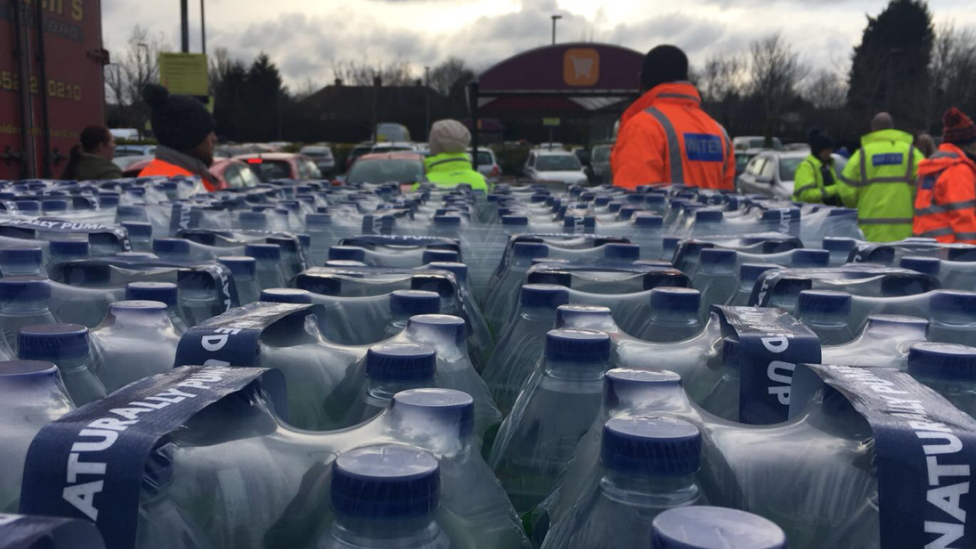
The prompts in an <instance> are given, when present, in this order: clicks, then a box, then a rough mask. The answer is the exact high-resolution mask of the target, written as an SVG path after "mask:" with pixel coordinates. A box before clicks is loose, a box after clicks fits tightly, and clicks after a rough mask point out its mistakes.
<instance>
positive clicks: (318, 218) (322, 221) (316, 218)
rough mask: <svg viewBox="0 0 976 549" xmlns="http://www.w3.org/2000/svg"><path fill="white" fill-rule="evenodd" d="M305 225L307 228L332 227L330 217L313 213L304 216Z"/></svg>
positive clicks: (325, 214)
mask: <svg viewBox="0 0 976 549" xmlns="http://www.w3.org/2000/svg"><path fill="white" fill-rule="evenodd" d="M305 225H306V226H308V227H325V226H329V225H332V216H331V215H329V214H327V213H313V214H308V215H306V216H305Z"/></svg>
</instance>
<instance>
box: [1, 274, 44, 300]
mask: <svg viewBox="0 0 976 549" xmlns="http://www.w3.org/2000/svg"><path fill="white" fill-rule="evenodd" d="M50 297H51V282H50V281H49V280H48V279H46V278H41V277H38V276H7V277H4V278H0V300H4V301H18V302H22V301H43V300H45V299H49V298H50Z"/></svg>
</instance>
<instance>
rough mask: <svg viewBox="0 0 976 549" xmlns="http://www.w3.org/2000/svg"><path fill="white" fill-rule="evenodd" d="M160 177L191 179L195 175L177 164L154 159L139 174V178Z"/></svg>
mask: <svg viewBox="0 0 976 549" xmlns="http://www.w3.org/2000/svg"><path fill="white" fill-rule="evenodd" d="M158 175H162V176H166V177H174V176H177V175H185V176H187V177H190V176H192V175H193V173H192V172H190V170H188V169H186V168H181V167H179V166H177V165H176V164H170V163H169V162H166V161H163V160H160V159H158V158H155V159H153V161H152V162H150V163H149V165H148V166H146V167H145V168H143V169H142V171H141V172H139V177H151V176H158Z"/></svg>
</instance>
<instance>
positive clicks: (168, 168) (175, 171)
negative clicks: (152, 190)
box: [139, 158, 217, 192]
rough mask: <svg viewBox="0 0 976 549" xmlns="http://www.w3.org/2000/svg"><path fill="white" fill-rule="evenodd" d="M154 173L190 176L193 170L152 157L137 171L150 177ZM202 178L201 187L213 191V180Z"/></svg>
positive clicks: (141, 175)
mask: <svg viewBox="0 0 976 549" xmlns="http://www.w3.org/2000/svg"><path fill="white" fill-rule="evenodd" d="M154 175H163V176H166V177H174V176H177V175H185V176H188V177H192V176H193V172H191V171H190V170H187V169H186V168H182V167H180V166H177V165H176V164H170V163H169V162H166V161H164V160H160V159H158V158H155V159H153V161H152V162H150V163H149V165H148V166H146V167H145V168H143V169H142V171H141V172H139V177H150V176H154ZM202 179H203V187H204V188H205V189H207V191H208V192H214V191H216V190H217V186H216V185H214V184H213V182H212V181H210V180H209V179H208V178H206V177H204V178H202Z"/></svg>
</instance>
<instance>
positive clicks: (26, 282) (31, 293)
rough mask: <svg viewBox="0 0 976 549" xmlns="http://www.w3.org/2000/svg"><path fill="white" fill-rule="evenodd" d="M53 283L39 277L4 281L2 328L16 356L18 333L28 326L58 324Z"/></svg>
mask: <svg viewBox="0 0 976 549" xmlns="http://www.w3.org/2000/svg"><path fill="white" fill-rule="evenodd" d="M50 298H51V283H50V281H48V280H47V279H44V278H40V277H36V276H8V277H6V278H3V279H0V327H2V328H3V337H4V339H5V340H6V342H7V345H9V346H10V347H9V348H10V349H11V350H12V351H13V352H14V356H16V351H17V332H19V331H20V329H21V328H23V327H25V326H33V325H36V324H55V323H56V322H57V320H55V318H54V315H53V314H51V310H50V309H49V308H48V299H50Z"/></svg>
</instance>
